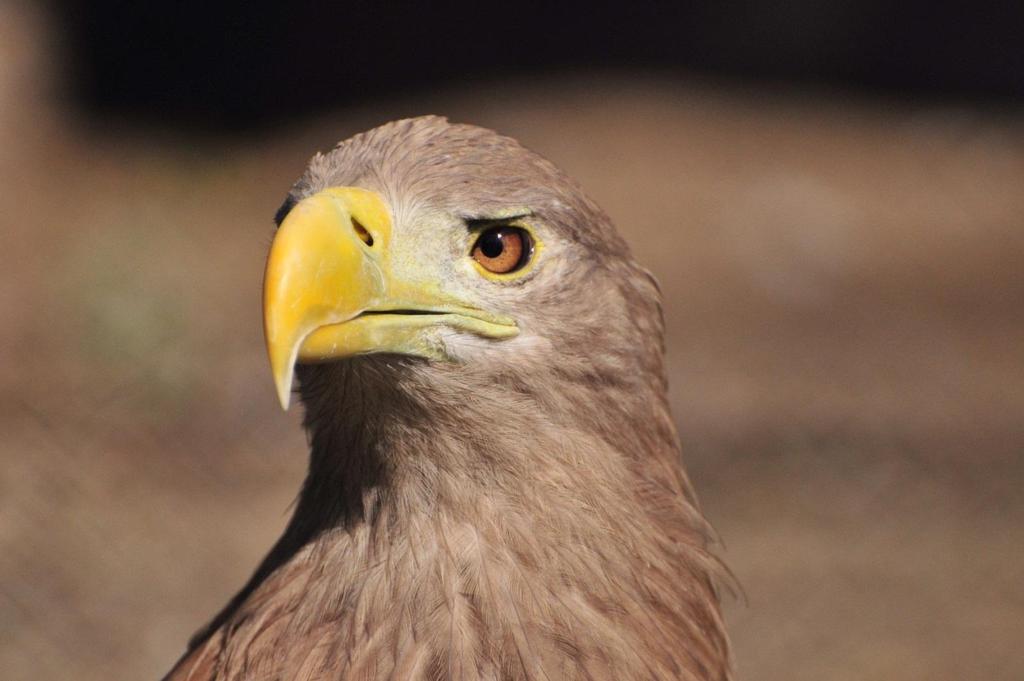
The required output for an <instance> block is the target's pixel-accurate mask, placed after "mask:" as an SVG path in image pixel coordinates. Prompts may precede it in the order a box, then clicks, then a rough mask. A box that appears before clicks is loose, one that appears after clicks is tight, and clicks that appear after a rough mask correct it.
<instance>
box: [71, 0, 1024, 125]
mask: <svg viewBox="0 0 1024 681" xmlns="http://www.w3.org/2000/svg"><path fill="white" fill-rule="evenodd" d="M57 7H58V8H59V9H60V14H61V20H62V23H63V28H64V30H65V32H66V35H67V37H68V39H69V43H68V49H69V55H70V58H71V59H72V64H73V65H74V67H73V68H74V71H73V92H74V93H75V97H76V101H78V102H79V103H81V104H82V105H84V106H86V107H88V108H89V109H90V110H92V111H93V112H94V113H96V114H99V115H102V114H109V113H126V114H130V115H133V116H140V117H143V118H147V119H151V120H157V121H159V122H160V123H161V124H171V125H176V126H201V127H205V128H214V129H231V130H238V129H242V128H249V127H253V126H261V125H266V124H271V123H275V122H279V121H281V120H286V119H290V118H294V117H296V116H306V115H308V114H309V113H310V112H311V111H315V110H318V109H325V108H328V107H338V106H347V105H351V104H353V103H356V102H359V101H360V100H361V99H363V98H366V97H375V96H381V95H387V96H393V95H394V94H395V93H396V92H406V93H408V94H410V95H415V94H417V93H419V92H423V91H425V90H428V89H430V88H432V87H436V86H438V85H445V84H452V83H465V82H472V81H474V80H477V79H492V78H495V77H500V76H509V75H519V76H522V75H531V74H544V75H547V74H550V73H552V72H556V73H557V72H559V71H561V72H572V71H574V70H575V71H580V70H590V69H594V68H601V69H618V70H625V71H636V70H639V71H646V72H651V71H654V72H659V73H662V74H665V75H671V74H686V75H688V76H691V77H692V76H694V75H696V76H700V75H705V76H713V77H726V78H729V79H732V80H735V81H739V82H744V83H748V84H757V83H761V82H765V81H768V82H777V83H793V84H797V85H811V86H825V87H828V88H835V89H839V90H846V91H853V92H866V93H885V94H889V95H896V96H898V97H924V98H928V99H931V100H934V101H950V100H958V101H975V102H990V103H991V102H995V103H1010V102H1017V103H1019V102H1020V101H1021V100H1022V98H1024V4H1022V3H1019V2H1011V1H1007V2H991V1H988V0H983V1H981V2H958V3H950V2H920V1H918V0H914V1H911V2H891V1H890V0H785V1H782V2H765V1H763V0H762V1H757V0H722V1H716V0H700V1H698V2H678V3H668V2H664V3H651V2H628V3H546V2H519V3H503V4H502V5H501V6H499V5H497V4H491V3H482V2H450V3H426V2H423V3H411V2H409V3H407V2H395V3H391V2H328V1H325V0H293V1H291V2H277V3H260V2H251V3H238V2H224V3H218V2H194V1H191V0H190V1H189V2H184V3H168V2H136V1H131V0H124V1H121V2H110V1H107V2H95V3H86V4H84V5H83V4H82V3H79V2H58V3H57Z"/></svg>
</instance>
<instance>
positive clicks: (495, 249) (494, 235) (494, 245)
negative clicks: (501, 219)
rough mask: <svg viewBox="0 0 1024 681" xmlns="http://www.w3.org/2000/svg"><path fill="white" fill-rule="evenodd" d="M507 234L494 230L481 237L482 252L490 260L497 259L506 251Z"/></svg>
mask: <svg viewBox="0 0 1024 681" xmlns="http://www.w3.org/2000/svg"><path fill="white" fill-rule="evenodd" d="M504 239H505V233H504V232H503V231H502V230H500V229H492V230H491V231H489V232H485V233H484V234H483V235H482V236H481V237H480V251H481V252H482V253H483V254H484V255H485V256H487V257H488V258H497V257H498V256H499V255H501V252H502V251H504V250H505V242H504Z"/></svg>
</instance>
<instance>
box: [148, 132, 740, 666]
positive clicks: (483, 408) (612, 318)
mask: <svg viewBox="0 0 1024 681" xmlns="http://www.w3.org/2000/svg"><path fill="white" fill-rule="evenodd" d="M277 224H278V228H277V231H276V233H275V235H274V238H273V243H272V245H271V247H270V253H269V257H268V261H267V266H266V276H265V281H264V291H263V296H264V297H263V304H264V327H265V332H266V342H267V348H268V351H269V355H270V365H271V369H272V373H273V377H274V380H275V382H276V386H277V390H278V394H279V396H280V400H281V402H282V404H283V405H284V406H285V408H287V405H288V402H289V398H290V394H291V391H292V383H293V378H294V379H296V380H297V386H298V387H297V394H298V396H299V398H300V399H301V401H302V404H303V405H304V407H305V422H304V425H305V428H306V429H307V431H308V434H309V440H310V448H311V451H310V460H309V472H308V475H307V477H306V480H305V483H304V484H303V487H302V490H301V493H300V495H299V498H298V501H297V502H296V506H295V510H294V515H293V517H292V518H291V520H290V522H289V524H288V526H287V529H286V530H285V531H284V534H283V535H282V536H281V538H280V539H279V540H278V542H277V543H276V544H275V545H274V547H273V548H272V549H271V551H270V553H269V554H268V555H267V557H266V558H265V559H264V560H263V562H262V563H261V564H260V565H259V567H258V568H257V569H256V571H255V574H254V575H253V576H252V578H251V579H250V580H249V582H248V583H247V584H246V585H245V586H244V587H243V588H242V590H241V591H240V592H239V593H238V594H237V595H236V596H235V597H234V598H233V599H232V600H231V601H230V603H229V604H228V605H227V606H226V607H225V608H224V609H223V610H222V611H221V612H220V613H219V614H218V615H216V617H214V619H213V620H212V622H210V623H209V624H208V625H207V626H206V627H205V628H203V629H202V630H200V631H199V633H197V634H196V635H195V636H194V637H193V639H192V640H191V642H190V644H189V647H188V650H187V651H186V653H185V654H184V656H183V657H182V659H181V660H180V661H179V662H178V663H177V665H176V666H175V668H174V669H173V670H172V671H171V672H170V673H169V674H168V676H167V677H166V678H167V679H170V680H173V681H207V680H214V679H216V680H218V681H220V680H228V679H232V680H234V679H246V680H249V679H254V680H263V679H265V680H268V681H270V680H281V681H290V680H292V679H296V680H307V679H310V680H312V679H353V680H364V679H365V680H371V679H493V680H495V681H503V680H516V681H519V680H527V679H529V680H533V679H537V680H542V679H548V680H556V679H591V680H594V681H601V680H612V679H616V680H628V679H691V680H698V679H699V680H709V679H714V680H716V681H717V680H720V679H728V678H730V673H731V672H730V663H729V650H728V641H727V637H726V634H725V630H724V627H723V622H722V617H721V614H720V605H719V600H720V597H719V594H720V591H721V589H722V587H723V586H727V585H728V578H727V577H726V575H727V574H728V573H727V571H726V570H725V569H724V567H722V565H721V563H720V561H719V560H718V559H717V558H716V556H715V555H714V553H713V552H712V543H713V542H712V537H713V535H712V533H711V530H710V529H709V526H708V524H707V522H706V521H705V520H704V517H703V515H702V514H701V511H700V509H699V506H698V504H697V501H696V499H695V497H694V494H693V491H692V490H691V487H690V484H689V482H688V480H687V477H686V474H685V472H684V470H683V467H682V463H681V459H680V449H679V444H678V439H677V435H676V431H675V427H674V425H673V421H672V418H671V415H670V412H669V406H668V402H667V397H666V376H665V368H664V342H663V321H662V314H661V303H660V293H659V291H658V287H657V284H656V283H655V281H654V279H653V278H652V277H651V275H650V274H649V273H648V272H647V271H646V270H644V269H643V268H641V267H640V266H639V265H638V264H637V263H636V262H635V261H634V260H633V257H632V256H631V254H630V251H629V248H628V247H627V246H626V243H625V242H624V241H623V239H622V238H621V237H620V236H619V234H618V233H617V231H616V230H615V228H614V226H613V225H612V223H611V221H610V219H609V218H608V216H607V215H606V214H605V213H604V212H603V211H602V210H601V209H600V208H598V207H597V205H595V204H594V203H593V202H592V201H591V200H590V199H588V198H587V197H586V196H585V195H584V193H583V191H582V190H581V188H580V187H579V185H578V184H577V183H576V182H574V181H573V180H572V179H570V178H569V177H567V176H566V175H565V174H564V173H562V172H561V171H559V170H558V169H557V168H555V166H554V165H552V164H551V163H550V162H548V161H546V160H544V159H542V158H541V157H539V156H538V155H536V154H534V153H532V152H530V151H528V150H526V149H524V148H523V147H522V146H520V145H519V144H518V143H517V142H515V141H514V140H512V139H509V138H508V137H503V136H501V135H499V134H497V133H495V132H492V131H490V130H486V129H482V128H479V127H475V126H471V125H461V124H459V125H456V124H451V123H449V122H448V121H447V120H446V119H444V118H440V117H435V116H428V117H421V118H414V119H408V120H402V121H397V122H393V123H389V124H386V125H383V126H381V127H378V128H375V129H373V130H370V131H369V132H365V133H362V134H359V135H356V136H355V137H352V138H350V139H348V140H346V141H344V142H341V143H340V144H338V146H337V147H336V148H334V149H333V150H332V151H330V152H329V153H326V154H317V155H316V156H314V157H313V158H312V160H311V161H310V162H309V165H308V167H307V168H306V170H305V173H304V174H303V175H302V177H301V178H300V179H299V180H298V181H297V182H296V183H295V184H294V185H293V186H292V188H291V190H290V191H289V193H288V196H287V200H286V201H285V202H284V205H283V206H282V207H281V210H280V211H279V212H278V215H277ZM293 372H294V376H293Z"/></svg>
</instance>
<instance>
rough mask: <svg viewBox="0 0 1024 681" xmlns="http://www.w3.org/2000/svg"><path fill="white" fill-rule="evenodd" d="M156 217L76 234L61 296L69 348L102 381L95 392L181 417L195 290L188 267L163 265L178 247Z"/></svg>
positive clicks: (188, 388) (190, 369) (190, 374)
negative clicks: (175, 268) (118, 395)
mask: <svg viewBox="0 0 1024 681" xmlns="http://www.w3.org/2000/svg"><path fill="white" fill-rule="evenodd" d="M161 222H162V220H160V219H159V218H157V219H155V220H152V221H147V220H145V219H144V220H141V221H139V220H133V221H132V224H130V225H128V224H126V223H125V222H124V221H121V220H117V219H115V220H114V221H113V222H112V223H110V224H108V225H106V226H103V227H101V228H99V229H93V230H90V231H88V232H87V233H85V234H83V235H81V237H80V238H79V239H78V240H77V241H76V243H75V245H74V247H73V248H72V249H71V250H70V252H69V255H68V260H69V262H68V265H67V267H66V268H65V276H64V279H63V286H62V289H63V290H62V291H61V298H62V300H61V302H62V303H63V307H64V309H65V311H66V314H67V315H68V318H69V319H71V320H73V323H72V324H71V325H70V328H72V329H73V330H74V331H73V333H72V334H71V336H72V337H69V338H68V345H69V350H70V351H71V352H74V353H75V354H77V355H79V359H80V360H81V361H82V363H83V364H84V365H86V366H87V367H89V369H90V371H91V372H92V373H94V374H95V375H96V376H97V380H99V381H102V382H103V383H104V385H103V386H100V387H99V392H100V393H101V394H102V393H103V392H104V390H105V391H107V393H108V394H110V395H111V396H114V395H115V394H116V393H117V392H122V393H123V394H124V396H125V397H127V398H129V399H130V401H131V403H132V411H134V412H137V413H139V414H143V415H146V416H147V417H154V416H155V417H157V418H159V419H160V420H167V419H174V418H177V417H180V416H181V415H183V413H184V411H185V408H186V407H187V405H188V403H189V401H190V399H191V398H192V396H193V394H194V392H195V389H196V386H197V378H198V377H197V375H196V372H195V368H194V365H193V363H192V362H191V361H190V356H192V355H193V353H194V349H195V346H196V338H195V333H194V324H192V323H190V309H191V307H192V305H191V303H192V301H191V300H190V299H189V297H188V295H189V294H190V293H192V292H193V291H194V290H195V289H194V287H191V286H189V285H187V279H188V276H189V274H188V272H180V273H175V272H174V271H173V268H171V267H169V265H173V262H174V261H175V260H176V258H175V257H174V251H175V250H177V249H176V247H175V244H174V243H173V239H171V238H169V234H170V230H169V229H168V226H167V225H165V224H161ZM179 248H180V247H179Z"/></svg>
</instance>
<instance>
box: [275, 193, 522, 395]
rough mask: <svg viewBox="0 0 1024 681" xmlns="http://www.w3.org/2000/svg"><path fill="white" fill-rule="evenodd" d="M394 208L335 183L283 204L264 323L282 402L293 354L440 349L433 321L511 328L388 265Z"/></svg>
mask: <svg viewBox="0 0 1024 681" xmlns="http://www.w3.org/2000/svg"><path fill="white" fill-rule="evenodd" d="M391 228H392V225H391V214H390V211H389V210H388V208H387V205H386V204H385V203H384V201H383V199H381V197H380V196H379V195H378V194H376V193H374V192H371V191H368V190H365V189H360V188H358V187H333V188H331V189H325V190H323V191H321V192H319V193H318V194H315V195H313V196H310V197H309V198H306V199H304V200H302V201H300V202H299V203H298V204H296V205H295V206H294V207H293V208H292V210H291V211H290V212H289V213H288V216H287V217H286V218H285V219H284V221H283V222H282V223H281V226H280V228H279V229H278V231H277V234H276V235H275V237H274V242H273V244H272V245H271V247H270V256H269V258H268V259H267V269H266V274H265V276H264V283H263V328H264V332H265V334H266V341H267V352H268V354H269V356H270V368H271V371H272V373H273V376H274V382H275V384H276V387H277V394H278V398H279V399H280V401H281V406H283V407H284V408H285V409H287V408H288V401H289V396H290V392H291V384H292V375H293V372H294V366H295V363H296V362H299V361H301V362H317V361H326V360H331V359H339V358H343V357H349V356H352V355H357V354H366V353H372V352H390V353H399V354H405V355H413V356H417V357H425V358H428V359H446V358H447V355H446V353H445V352H444V343H443V342H442V340H441V335H440V333H439V331H440V330H441V329H442V328H444V327H448V328H452V329H457V330H460V331H466V332H470V333H473V334H476V335H479V336H483V337H487V338H509V337H511V336H515V335H516V334H517V333H518V332H519V330H518V328H517V327H516V324H515V321H514V320H512V319H510V318H508V317H505V316H502V315H496V314H491V313H488V312H486V311H484V310H479V309H476V308H474V307H472V306H469V305H466V304H464V303H459V302H458V301H454V300H451V299H449V298H448V297H447V296H445V295H443V294H442V292H441V290H440V288H439V286H438V285H437V284H436V283H435V282H431V281H429V280H427V281H424V278H423V277H422V276H420V277H417V279H418V282H414V281H412V280H411V279H410V278H409V277H403V276H402V273H400V272H395V271H393V269H394V263H393V261H392V258H391V257H390V255H391V251H390V246H391V239H392V229H391Z"/></svg>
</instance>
